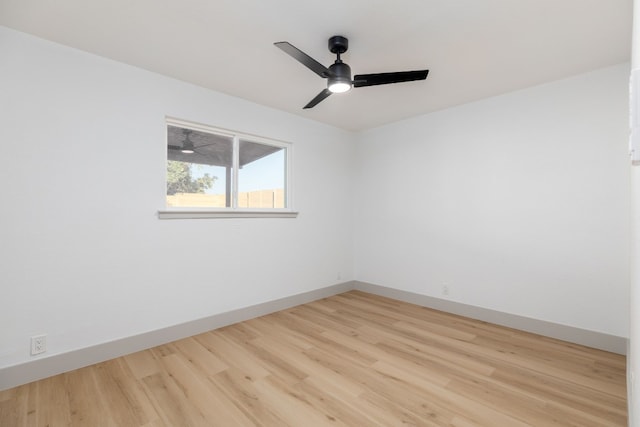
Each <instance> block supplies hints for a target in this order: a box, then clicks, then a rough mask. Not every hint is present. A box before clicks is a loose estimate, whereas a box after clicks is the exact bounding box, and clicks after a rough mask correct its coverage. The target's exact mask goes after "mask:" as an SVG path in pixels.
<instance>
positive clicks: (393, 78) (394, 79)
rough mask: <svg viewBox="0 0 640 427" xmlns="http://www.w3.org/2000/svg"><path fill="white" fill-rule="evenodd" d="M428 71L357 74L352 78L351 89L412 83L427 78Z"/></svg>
mask: <svg viewBox="0 0 640 427" xmlns="http://www.w3.org/2000/svg"><path fill="white" fill-rule="evenodd" d="M427 74H429V70H418V71H399V72H397V73H378V74H359V75H357V76H353V87H363V86H376V85H386V84H389V83H403V82H412V81H415V80H424V79H426V78H427Z"/></svg>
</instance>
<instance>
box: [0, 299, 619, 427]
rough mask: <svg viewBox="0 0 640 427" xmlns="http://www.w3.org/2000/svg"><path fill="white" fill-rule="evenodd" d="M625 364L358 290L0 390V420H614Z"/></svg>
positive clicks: (496, 423) (149, 426)
mask: <svg viewBox="0 0 640 427" xmlns="http://www.w3.org/2000/svg"><path fill="white" fill-rule="evenodd" d="M625 378H626V376H625V358H624V357H623V356H620V355H616V354H612V353H607V352H604V351H599V350H594V349H590V348H585V347H581V346H578V345H574V344H569V343H566V342H562V341H557V340H553V339H549V338H544V337H540V336H536V335H533V334H529V333H524V332H520V331H516V330H513V329H508V328H504V327H501V326H496V325H492V324H487V323H484V322H479V321H475V320H470V319H467V318H463V317H459V316H455V315H451V314H446V313H442V312H438V311H433V310H430V309H426V308H423V307H419V306H415V305H411V304H407V303H403V302H399V301H395V300H391V299H387V298H383V297H379V296H374V295H370V294H366V293H363V292H358V291H351V292H348V293H344V294H341V295H336V296H333V297H330V298H326V299H322V300H319V301H315V302H313V303H310V304H305V305H301V306H298V307H294V308H291V309H288V310H284V311H281V312H278V313H274V314H270V315H267V316H263V317H260V318H257V319H253V320H249V321H245V322H242V323H238V324H235V325H232V326H227V327H225V328H221V329H218V330H215V331H211V332H207V333H204V334H201V335H197V336H194V337H191V338H187V339H183V340H180V341H177V342H174V343H171V344H167V345H163V346H160V347H155V348H152V349H150V350H146V351H142V352H139V353H135V354H131V355H129V356H125V357H121V358H118V359H114V360H110V361H108V362H104V363H100V364H97V365H94V366H90V367H87V368H84V369H78V370H76V371H73V372H69V373H66V374H62V375H58V376H55V377H51V378H48V379H44V380H41V381H37V382H34V383H31V384H27V385H24V386H20V387H17V388H14V389H10V390H7V391H4V392H0V426H2V427H14V426H15V427H18V426H20V427H22V426H49V427H57V426H74V427H77V426H83V427H84V426H88V427H97V426H118V427H123V426H124V427H128V426H136V427H137V426H146V427H160V426H163V427H177V426H224V427H233V426H301V427H312V426H406V425H413V426H459V427H470V426H492V427H503V426H504V427H512V426H513V427H517V426H556V425H562V426H564V425H566V426H583V427H586V426H624V425H626V422H627V411H626V384H625Z"/></svg>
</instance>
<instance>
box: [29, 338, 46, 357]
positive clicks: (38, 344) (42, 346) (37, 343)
mask: <svg viewBox="0 0 640 427" xmlns="http://www.w3.org/2000/svg"><path fill="white" fill-rule="evenodd" d="M46 351H47V336H46V335H34V336H32V337H31V355H32V356H35V355H36V354H42V353H44V352H46Z"/></svg>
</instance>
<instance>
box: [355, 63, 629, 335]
mask: <svg viewBox="0 0 640 427" xmlns="http://www.w3.org/2000/svg"><path fill="white" fill-rule="evenodd" d="M628 73H629V65H628V64H623V65H619V66H614V67H610V68H606V69H601V70H598V71H594V72H591V73H588V74H583V75H580V76H577V77H573V78H570V79H566V80H563V81H558V82H553V83H549V84H546V85H542V86H537V87H533V88H530V89H527V90H522V91H518V92H514V93H510V94H506V95H503V96H498V97H495V98H491V99H486V100H483V101H480V102H476V103H472V104H467V105H464V106H460V107H456V108H451V109H448V110H445V111H441V112H437V113H432V114H429V115H425V116H422V117H416V118H413V119H409V120H406V121H403V122H399V123H396V124H391V125H387V126H384V127H380V128H377V129H373V130H370V131H368V132H364V133H362V134H361V135H359V142H358V146H357V168H356V176H357V180H356V186H355V192H356V198H357V203H356V236H355V242H356V278H357V279H358V280H361V281H365V282H370V283H374V284H378V285H383V286H389V287H394V288H397V289H400V290H405V291H410V292H416V293H419V294H424V295H430V296H435V297H443V298H445V297H444V296H442V286H443V285H444V284H447V285H448V286H449V288H450V295H449V297H447V298H450V299H451V300H454V301H458V302H461V303H465V304H470V305H474V306H479V307H484V308H489V309H493V310H498V311H501V312H506V313H512V314H518V315H520V316H525V317H530V318H534V319H539V320H545V321H550V322H554V323H559V324H563V325H567V326H573V327H578V328H584V329H588V330H591V331H596V332H602V333H607V334H611V335H615V336H620V337H627V336H628V335H627V334H628V319H629V310H628V295H629V249H628V239H629V237H628V236H629V195H628V193H629V169H628V167H627V137H628V119H627V117H628V114H627V110H628V98H627V97H628Z"/></svg>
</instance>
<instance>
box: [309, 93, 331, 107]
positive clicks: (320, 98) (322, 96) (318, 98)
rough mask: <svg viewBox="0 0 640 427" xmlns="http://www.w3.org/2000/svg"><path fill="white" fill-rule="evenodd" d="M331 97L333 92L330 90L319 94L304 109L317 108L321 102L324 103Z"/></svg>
mask: <svg viewBox="0 0 640 427" xmlns="http://www.w3.org/2000/svg"><path fill="white" fill-rule="evenodd" d="M329 95H331V91H330V90H329V89H325V90H323V91H322V92H320V93H319V94H317V95H316V97H315V98H313V99H312V100H311V101H309V103H308V104H307V105H305V106H304V108H303V109H307V108H313V107H315V106H316V105H318V104H319V103H320V102H322V101H323V100H324V99H325V98H327V97H328V96H329Z"/></svg>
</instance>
